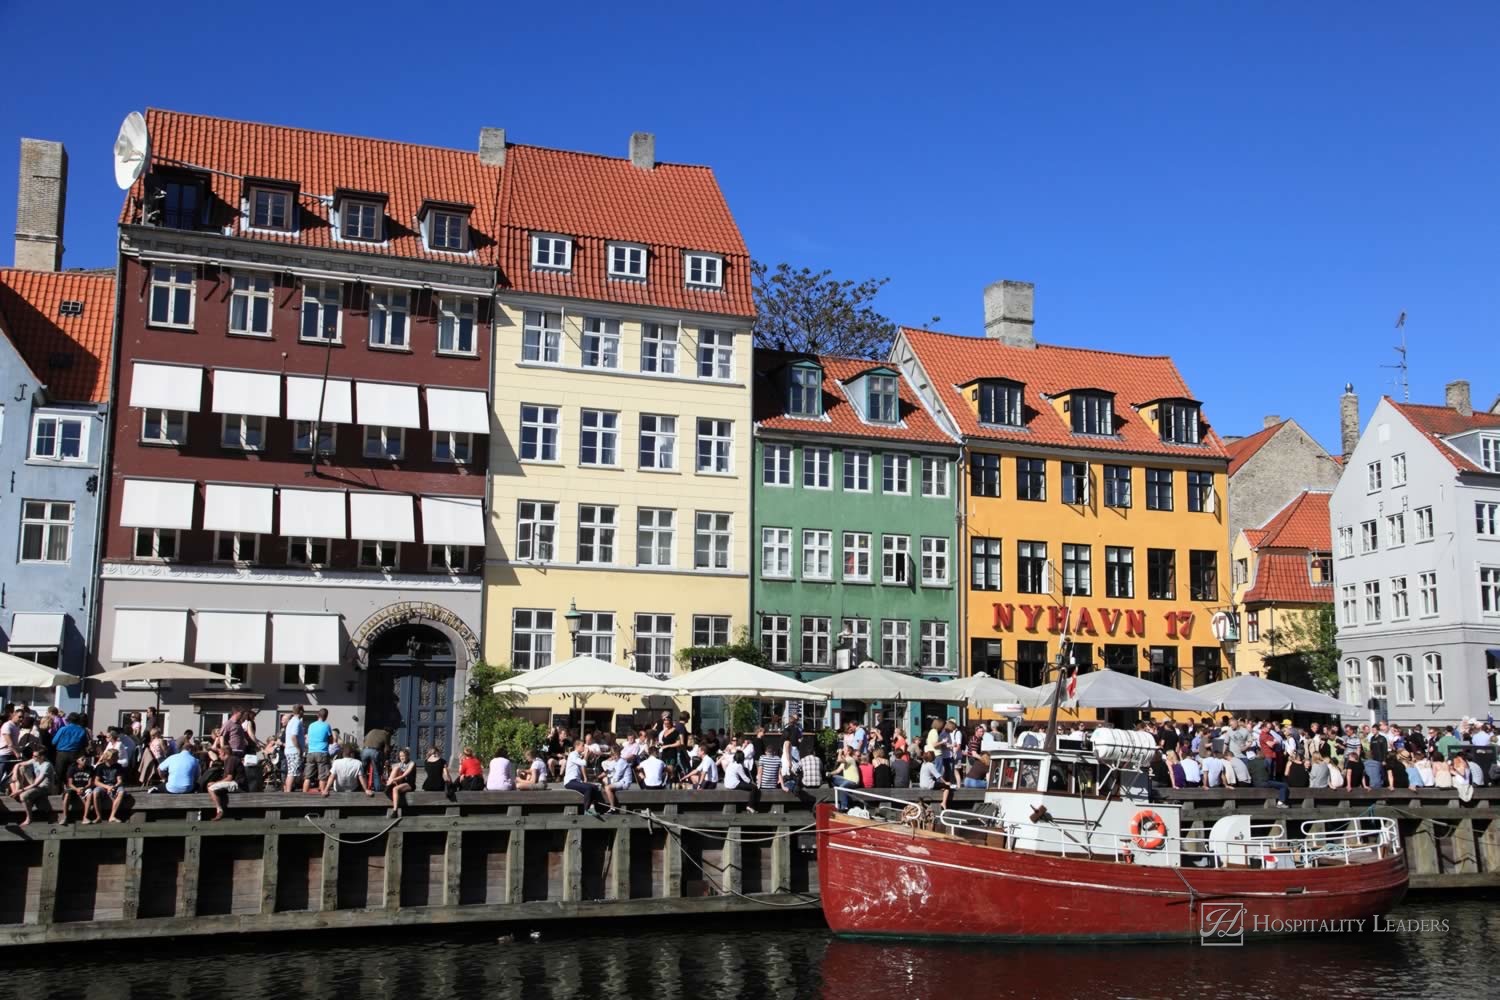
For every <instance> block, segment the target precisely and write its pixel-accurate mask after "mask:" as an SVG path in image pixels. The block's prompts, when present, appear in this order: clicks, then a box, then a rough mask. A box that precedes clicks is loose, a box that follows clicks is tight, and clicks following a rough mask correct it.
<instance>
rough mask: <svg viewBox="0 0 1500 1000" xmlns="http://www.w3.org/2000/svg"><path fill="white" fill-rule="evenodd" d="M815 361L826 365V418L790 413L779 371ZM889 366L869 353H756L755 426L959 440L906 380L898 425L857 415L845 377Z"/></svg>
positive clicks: (858, 435)
mask: <svg viewBox="0 0 1500 1000" xmlns="http://www.w3.org/2000/svg"><path fill="white" fill-rule="evenodd" d="M799 360H807V361H813V362H816V363H817V364H819V365H821V366H822V367H823V415H824V417H825V418H826V419H823V420H808V419H806V418H803V417H790V416H787V415H786V404H787V387H786V381H785V380H784V379H783V378H781V372H782V371H783V369H785V368H786V367H787V365H789V364H791V363H792V362H793V361H799ZM878 367H885V366H883V365H880V364H878V363H876V362H873V361H870V360H869V359H867V358H835V357H828V356H819V355H815V354H794V353H791V352H788V351H771V350H759V349H757V350H756V352H755V425H756V427H757V428H759V429H763V430H775V431H794V432H798V433H803V434H818V435H829V436H843V437H856V438H872V439H876V440H884V441H913V442H917V441H920V442H927V443H937V444H949V445H955V446H956V445H957V442H956V441H954V440H953V438H952V437H951V436H950V435H949V434H947V433H946V432H944V431H943V429H942V428H940V427H939V426H938V425H937V421H936V420H934V419H933V416H932V414H931V413H929V412H928V411H927V408H926V407H924V406H923V405H922V404H921V401H920V400H918V398H917V394H916V393H915V392H914V391H913V390H912V388H911V386H909V385H907V383H906V380H905V379H902V380H901V381H900V382H899V383H898V388H897V392H898V393H899V395H900V399H901V422H900V424H898V425H896V426H890V425H887V424H867V423H865V422H864V421H863V420H861V419H860V418H859V414H858V413H857V412H856V411H855V409H854V405H853V404H852V403H850V402H849V394H848V393H847V392H846V391H845V386H844V381H845V380H846V379H852V378H854V377H855V376H856V375H859V374H860V373H861V372H866V371H869V370H870V369H871V368H878Z"/></svg>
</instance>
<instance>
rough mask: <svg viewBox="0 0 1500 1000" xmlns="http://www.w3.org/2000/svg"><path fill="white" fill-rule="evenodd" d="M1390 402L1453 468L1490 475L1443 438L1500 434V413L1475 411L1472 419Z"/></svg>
mask: <svg viewBox="0 0 1500 1000" xmlns="http://www.w3.org/2000/svg"><path fill="white" fill-rule="evenodd" d="M1385 400H1386V402H1388V403H1390V404H1391V405H1392V406H1393V407H1395V408H1396V412H1397V413H1399V414H1401V415H1402V416H1404V417H1405V418H1406V419H1407V420H1408V421H1410V422H1411V425H1412V426H1413V427H1415V428H1416V429H1417V430H1419V431H1421V432H1422V433H1423V434H1425V435H1426V436H1427V437H1429V438H1431V439H1432V443H1433V446H1434V447H1435V448H1437V450H1438V451H1439V452H1440V453H1441V454H1442V455H1443V456H1444V457H1446V458H1447V459H1448V461H1449V462H1451V463H1453V467H1454V468H1456V469H1458V470H1460V471H1462V472H1485V473H1487V472H1489V470H1488V469H1486V468H1485V467H1484V466H1482V465H1480V464H1479V463H1478V462H1475V461H1473V460H1472V459H1470V458H1469V457H1468V456H1466V455H1464V454H1462V453H1461V452H1459V451H1457V450H1455V449H1454V448H1453V446H1452V445H1450V444H1448V443H1447V442H1446V441H1444V440H1443V438H1446V437H1452V436H1453V435H1455V434H1462V433H1464V432H1465V431H1475V430H1493V431H1500V413H1485V412H1484V411H1482V410H1475V411H1474V413H1473V414H1471V415H1470V416H1467V417H1466V416H1464V415H1463V414H1462V413H1459V412H1458V411H1457V410H1455V409H1452V408H1451V407H1447V406H1426V405H1423V404H1420V403H1399V402H1397V401H1396V400H1394V399H1392V398H1391V397H1389V396H1386V397H1385Z"/></svg>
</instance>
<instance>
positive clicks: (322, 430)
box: [292, 420, 339, 455]
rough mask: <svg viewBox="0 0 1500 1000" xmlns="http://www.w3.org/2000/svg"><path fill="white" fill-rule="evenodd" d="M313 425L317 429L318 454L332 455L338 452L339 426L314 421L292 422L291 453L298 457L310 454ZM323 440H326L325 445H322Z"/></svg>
mask: <svg viewBox="0 0 1500 1000" xmlns="http://www.w3.org/2000/svg"><path fill="white" fill-rule="evenodd" d="M314 425H316V426H317V428H318V454H319V455H332V454H334V453H335V452H336V451H338V444H339V425H338V424H335V423H329V422H327V421H324V422H323V423H321V424H319V423H318V422H317V421H315V420H293V421H292V451H293V452H295V453H296V454H298V455H311V454H312V450H313V440H312V436H313V433H312V432H313V426H314ZM325 438H326V439H327V444H324V439H325ZM304 439H305V441H304Z"/></svg>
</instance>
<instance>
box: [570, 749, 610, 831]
mask: <svg viewBox="0 0 1500 1000" xmlns="http://www.w3.org/2000/svg"><path fill="white" fill-rule="evenodd" d="M588 752H589V751H588V746H587V745H586V744H583V743H577V744H574V746H573V749H572V750H571V751H569V752H568V756H567V760H566V762H565V765H564V770H563V787H564V788H566V789H568V790H569V791H573V792H577V793H578V794H579V795H581V796H583V811H584V812H585V813H586V814H588V815H590V816H602V815H603V813H602V812H601V810H600V809H599V802H600V800H601V799H602V800H603V801H604V802H605V803H607V806H608V809H609V811H610V812H614V810H615V796H614V790H613V789H611V788H609V787H608V786H606V787H605V788H604V789H600V787H599V786H598V785H596V784H594V783H593V782H591V781H589V780H588V777H587V775H588V768H589V760H588Z"/></svg>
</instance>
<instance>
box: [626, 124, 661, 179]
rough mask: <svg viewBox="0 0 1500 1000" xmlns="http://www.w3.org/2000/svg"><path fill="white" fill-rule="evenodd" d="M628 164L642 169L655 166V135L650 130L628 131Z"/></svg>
mask: <svg viewBox="0 0 1500 1000" xmlns="http://www.w3.org/2000/svg"><path fill="white" fill-rule="evenodd" d="M630 165H631V166H632V167H639V168H640V169H642V170H650V169H651V168H652V167H654V166H656V136H655V135H653V134H652V133H650V132H632V133H630Z"/></svg>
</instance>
